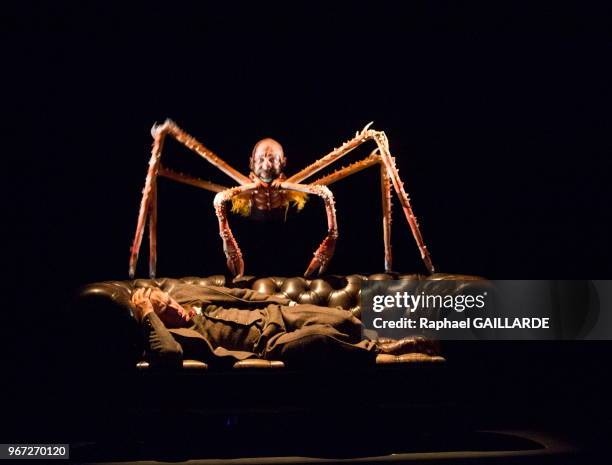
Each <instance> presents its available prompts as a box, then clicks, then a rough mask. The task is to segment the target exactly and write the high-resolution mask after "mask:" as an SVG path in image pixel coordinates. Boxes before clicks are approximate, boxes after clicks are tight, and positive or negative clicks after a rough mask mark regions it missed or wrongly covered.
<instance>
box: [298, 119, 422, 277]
mask: <svg viewBox="0 0 612 465" xmlns="http://www.w3.org/2000/svg"><path fill="white" fill-rule="evenodd" d="M371 124H372V123H370V124H368V125H367V126H366V127H364V128H363V129H362V130H361V132H360V131H357V132H356V133H355V137H353V138H352V139H350V140H348V141H346V142H345V143H344V144H342V145H341V146H340V147H338V148H335V149H334V150H332V151H331V152H330V153H328V154H327V155H325V156H324V157H322V158H320V159H319V160H317V161H315V162H314V163H312V164H311V165H309V166H307V167H306V168H304V169H303V170H302V171H300V172H298V173H296V174H294V175H293V176H291V177H289V178H288V179H287V182H289V183H296V182H302V181H304V180H305V179H307V178H308V177H310V176H312V175H313V174H315V173H316V172H318V171H319V170H321V169H323V168H325V167H326V166H328V165H330V164H332V163H334V162H335V161H337V160H339V159H340V158H342V157H343V156H345V155H346V154H347V153H349V152H351V151H352V150H354V149H356V148H357V147H359V146H360V145H361V144H363V143H364V142H367V141H368V140H373V141H374V142H375V143H376V145H377V146H378V151H379V152H380V158H381V162H382V163H383V165H384V167H385V171H386V175H387V176H388V177H389V179H390V181H391V185H392V186H393V188H394V190H395V193H396V194H397V196H398V198H399V200H400V204H401V206H402V210H403V211H404V215H405V216H406V220H407V221H408V224H409V226H410V230H411V231H412V235H413V236H414V239H415V241H416V243H417V246H418V247H419V251H420V252H421V258H422V259H423V262H424V263H425V266H426V267H427V270H428V271H429V272H430V273H433V272H434V267H433V264H432V262H431V256H430V254H429V251H428V250H427V247H426V246H425V243H424V241H423V237H422V235H421V231H420V229H419V224H418V222H417V220H416V217H415V216H414V213H413V211H412V207H411V206H410V199H409V197H408V194H407V193H406V191H405V190H404V184H403V182H402V181H401V179H400V177H399V173H398V170H397V168H396V166H395V160H394V158H393V157H392V156H391V154H390V153H389V141H388V140H387V136H386V135H385V133H384V132H382V131H376V130H373V129H370V128H369V127H370V125H371ZM360 169H363V168H360ZM356 171H359V169H358V170H355V171H354V172H356ZM340 172H342V170H340V171H338V172H336V173H332V174H331V175H329V176H326V177H325V178H322V180H319V181H315V182H314V183H313V184H321V183H324V182H322V181H329V182H328V183H331V182H335V181H337V180H338V179H341V178H342V177H346V176H348V175H350V174H352V172H350V170H349V171H346V172H342V174H341V175H340V174H338V173H340ZM383 195H386V194H383ZM384 202H385V200H383V210H385V209H387V207H386V204H385V203H384ZM388 208H390V207H388ZM389 217H390V214H389ZM385 218H386V215H385V216H383V228H385V230H387V237H388V238H389V241H390V219H389V220H387V219H385ZM385 256H388V257H389V258H390V257H391V255H390V243H389V244H388V245H387V243H386V244H385ZM390 266H391V262H390V261H389V262H388V263H386V264H385V268H387V267H390Z"/></svg>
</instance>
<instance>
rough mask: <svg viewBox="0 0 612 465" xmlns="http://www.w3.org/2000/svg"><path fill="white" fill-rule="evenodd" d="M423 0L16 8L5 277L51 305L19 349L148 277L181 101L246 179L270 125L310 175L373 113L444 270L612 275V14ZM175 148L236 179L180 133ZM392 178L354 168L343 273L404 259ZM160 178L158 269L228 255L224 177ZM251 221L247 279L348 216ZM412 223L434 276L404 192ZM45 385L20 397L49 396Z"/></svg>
mask: <svg viewBox="0 0 612 465" xmlns="http://www.w3.org/2000/svg"><path fill="white" fill-rule="evenodd" d="M400 3H401V5H400ZM403 3H404V2H390V3H384V4H378V2H376V4H374V3H370V4H356V3H353V4H350V5H342V4H339V3H338V4H328V5H319V4H315V3H312V2H303V3H302V2H298V3H294V2H291V3H290V4H286V5H284V6H281V5H276V4H269V3H267V4H262V3H259V2H250V3H245V4H242V3H235V2H224V3H223V6H221V5H214V4H207V5H202V4H196V3H194V4H190V3H186V4H181V5H171V4H170V3H165V4H161V3H160V4H154V3H148V4H146V5H145V4H142V5H132V6H131V7H126V6H121V7H119V6H116V7H111V6H109V5H108V4H105V3H99V4H97V5H94V6H91V5H90V6H73V5H56V4H48V5H47V4H44V3H42V2H41V3H32V4H28V5H27V6H25V7H24V6H21V7H20V8H19V10H18V11H17V10H16V9H10V8H9V9H8V10H5V11H4V13H3V16H2V34H1V43H2V50H3V54H2V55H3V56H2V81H3V84H2V87H3V91H4V92H3V93H4V99H3V100H4V102H5V105H4V106H5V108H4V109H3V110H2V112H3V113H4V114H3V117H4V118H6V122H5V123H4V124H3V128H4V130H5V131H6V134H5V137H3V141H2V149H3V156H2V157H1V159H2V163H3V168H2V174H3V175H4V176H3V177H5V178H6V179H5V180H4V181H3V185H2V187H3V190H4V191H5V193H4V194H3V197H4V198H3V204H4V209H5V213H3V229H4V230H5V232H7V231H8V233H9V234H8V235H7V238H6V239H5V240H4V247H5V251H4V253H3V256H4V258H5V262H6V266H5V267H4V268H5V272H6V273H7V277H6V279H5V280H4V283H5V286H8V289H7V291H6V292H7V294H8V295H9V296H8V299H11V298H12V297H15V296H18V297H19V299H20V301H23V298H27V299H29V300H30V301H31V302H34V303H35V305H33V306H31V308H29V309H28V311H27V312H24V314H23V315H21V316H24V317H25V318H26V319H27V323H28V324H29V325H30V328H31V330H32V331H33V333H32V334H33V335H34V336H32V337H31V338H30V340H29V342H28V346H27V347H25V348H24V347H23V345H18V346H17V350H18V352H19V353H20V355H22V356H23V357H26V358H27V357H28V356H29V355H32V354H38V353H39V351H40V350H41V347H40V345H41V344H44V347H45V348H49V347H50V346H51V345H50V344H48V343H47V342H39V341H45V339H44V338H41V339H39V338H37V337H36V335H38V332H37V331H38V330H41V331H40V332H43V331H47V329H48V328H49V325H53V322H52V315H53V312H54V311H56V309H57V307H58V302H65V301H66V300H67V299H68V297H69V296H70V295H71V293H72V292H74V290H75V289H76V288H77V287H78V286H79V285H81V284H84V283H87V282H92V281H99V280H105V279H126V278H127V267H128V257H129V247H130V244H131V240H132V235H133V232H134V227H135V223H136V217H137V211H138V206H139V202H140V195H141V189H142V186H143V183H144V177H145V173H146V167H147V161H148V159H149V150H150V143H151V137H150V134H149V130H150V127H151V126H152V124H153V123H154V122H161V121H163V120H164V119H165V118H166V117H170V118H172V119H174V120H175V121H176V122H177V123H178V124H179V125H180V126H182V127H183V128H184V129H185V130H187V131H188V132H190V133H191V134H192V135H194V136H195V137H196V138H197V139H199V140H200V141H201V142H203V143H204V144H205V145H207V146H208V147H209V148H211V149H212V150H214V151H215V152H216V153H218V154H219V155H220V156H221V157H223V158H224V159H225V160H227V161H228V162H229V163H230V164H231V165H233V166H234V167H235V168H237V169H239V170H240V171H242V172H243V173H245V174H246V173H247V172H248V157H249V155H250V152H251V149H252V146H253V144H254V143H255V142H256V141H257V140H258V139H260V138H262V137H267V136H269V137H274V138H276V139H277V140H279V141H280V142H281V143H282V144H283V146H284V148H285V153H286V155H287V157H288V166H287V173H288V174H291V173H292V172H295V171H297V170H299V169H301V168H302V167H303V166H305V165H306V164H308V163H311V162H312V161H314V160H315V159H317V158H318V157H320V156H322V155H324V154H325V153H327V152H328V151H329V150H331V149H332V148H333V147H336V146H338V145H340V144H341V143H342V142H343V141H344V140H347V139H348V138H350V137H351V136H352V135H353V134H354V132H355V131H357V130H360V129H361V128H362V127H363V126H364V125H365V124H367V123H368V122H369V121H372V120H374V122H375V123H374V127H375V128H377V129H381V130H384V131H386V133H387V135H388V137H389V140H390V143H391V151H392V153H393V155H394V156H395V157H396V160H397V165H398V167H399V169H400V174H401V176H402V178H403V180H404V182H405V184H406V189H407V191H408V192H409V193H410V195H411V198H412V201H413V207H414V210H415V213H416V215H417V216H418V217H419V220H420V223H421V227H422V231H423V234H424V238H425V241H426V242H427V244H428V246H429V249H430V251H431V254H432V257H433V260H434V263H435V265H436V267H437V269H438V270H439V271H443V272H453V273H465V274H477V275H482V276H486V277H489V278H493V279H512V278H516V279H528V278H541V279H557V278H559V279H571V278H581V279H594V278H610V277H611V276H612V268H611V266H612V265H611V259H612V256H611V253H612V250H611V248H610V245H609V241H608V238H609V236H610V232H611V231H610V226H609V221H608V219H609V217H610V214H611V213H610V209H609V206H608V205H609V198H610V194H611V193H612V192H611V189H610V183H609V176H610V173H611V172H612V170H611V169H610V168H611V166H610V165H611V162H610V147H611V141H610V140H611V139H610V131H609V126H610V123H611V116H610V115H611V110H610V109H611V108H612V106H611V103H612V102H611V99H610V82H612V81H611V78H612V72H611V71H612V69H611V65H610V63H611V62H610V52H611V51H612V50H611V47H612V37H611V34H610V31H611V29H610V14H609V13H610V11H609V9H608V8H607V7H606V6H605V5H604V4H597V3H589V4H583V3H580V2H576V3H563V2H561V3H559V2H551V3H539V4H537V5H533V4H532V3H531V2H525V3H523V2H519V3H514V2H510V3H499V2H473V3H460V2H437V1H434V2H431V1H429V2H409V4H408V5H406V4H403ZM369 150H371V147H368V148H367V149H365V148H364V149H362V150H361V151H360V152H358V153H359V154H361V156H365V155H367V154H368V153H369ZM358 153H357V152H354V153H352V154H351V155H349V156H348V157H347V160H346V161H345V162H344V163H343V164H346V163H348V162H349V161H352V160H355V159H356V158H355V155H357V154H358ZM164 161H165V164H167V165H168V166H170V167H175V168H178V169H180V170H182V171H185V172H189V173H192V174H194V175H198V176H201V177H203V178H205V179H211V180H213V181H216V182H219V183H222V184H223V183H224V184H226V185H230V183H231V179H230V178H227V177H226V176H224V175H223V174H222V173H220V172H218V171H215V170H214V169H213V168H212V167H211V166H210V165H208V164H207V163H206V162H204V161H203V160H200V159H199V158H198V157H197V155H195V154H193V153H191V152H189V151H188V150H187V149H185V148H184V147H181V146H179V145H178V144H175V143H172V142H170V143H168V144H167V150H166V155H165V157H164ZM377 180H378V175H377V173H376V172H375V171H374V170H372V171H371V172H363V173H360V174H358V175H355V176H353V177H351V178H348V179H346V180H344V181H342V182H339V183H338V184H337V185H334V186H332V190H333V191H334V192H335V194H336V197H337V210H338V219H339V227H340V240H339V244H338V247H337V251H336V256H335V258H334V260H333V262H332V264H331V266H330V268H329V272H330V273H339V274H346V273H353V272H363V273H367V272H379V271H382V269H383V260H382V253H383V246H382V227H381V213H380V198H379V189H378V185H377ZM159 189H160V194H159V202H160V206H159V263H158V275H160V276H184V275H202V276H204V275H209V274H216V273H225V259H224V256H223V253H222V249H221V242H220V239H219V236H218V232H217V229H216V228H217V226H216V219H215V217H214V214H213V208H212V198H213V195H212V194H211V193H208V192H206V191H200V190H197V189H194V188H191V187H188V186H182V185H177V184H173V183H172V182H170V181H167V180H162V181H161V182H160V188H159ZM396 204H397V202H396ZM231 221H232V224H233V225H234V227H235V233H236V236H237V238H238V240H239V242H240V244H241V246H242V250H243V252H244V255H245V261H246V272H247V274H266V275H273V274H276V275H286V274H299V273H302V272H303V271H304V270H305V269H306V266H307V264H308V261H309V260H310V258H311V254H312V252H313V251H314V249H315V248H316V246H317V244H318V243H319V241H320V240H321V239H322V238H323V236H324V233H325V228H326V225H325V216H324V210H323V206H322V203H321V202H320V201H318V200H314V199H313V200H311V201H310V202H309V204H308V205H307V207H306V209H305V210H304V211H303V212H302V213H299V214H290V215H289V218H288V220H287V222H285V223H272V224H266V223H259V222H253V221H249V220H243V219H240V218H232V220H231ZM393 239H394V240H393V244H394V252H395V263H394V265H395V268H396V269H397V270H398V271H402V272H412V271H418V272H423V271H424V268H423V265H422V263H421V262H420V259H419V257H418V253H417V249H416V246H415V244H414V241H413V239H412V237H411V236H410V233H409V230H408V228H407V226H406V223H405V221H404V219H403V218H402V216H401V211H399V210H397V209H396V211H395V222H394V225H393ZM143 245H144V247H143V252H142V254H141V260H140V263H139V271H138V275H139V276H141V277H145V276H146V274H147V271H146V258H147V253H146V242H145V243H144V244H143ZM50 295H54V296H55V299H50V298H49V296H50ZM41 321H42V324H41ZM66 345H69V342H67V343H66ZM13 349H15V346H13ZM19 360H21V359H19ZM24 371H27V370H24ZM36 376H38V375H36ZM40 376H41V377H43V376H44V373H43V375H40ZM32 378H35V377H32ZM23 379H26V380H27V379H29V378H23ZM23 379H17V381H18V382H20V381H23ZM36 379H38V378H36ZM23 384H24V383H19V386H20V387H18V388H17V389H15V392H14V393H13V394H14V395H16V396H22V395H23V397H26V396H27V395H29V393H30V391H29V390H28V389H24V388H23V387H22V386H23ZM24 392H25V393H26V394H25V395H24ZM19 398H20V397H19Z"/></svg>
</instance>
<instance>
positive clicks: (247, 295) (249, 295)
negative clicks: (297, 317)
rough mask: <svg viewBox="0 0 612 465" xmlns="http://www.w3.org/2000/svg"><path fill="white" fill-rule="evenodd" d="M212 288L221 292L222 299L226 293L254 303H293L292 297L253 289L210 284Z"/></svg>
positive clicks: (228, 295)
mask: <svg viewBox="0 0 612 465" xmlns="http://www.w3.org/2000/svg"><path fill="white" fill-rule="evenodd" d="M210 289H212V290H214V291H216V292H217V293H219V298H220V300H223V296H224V295H225V296H227V297H235V298H236V299H240V300H243V301H248V302H254V303H266V304H278V305H291V302H292V301H291V299H288V298H287V297H279V296H274V295H268V294H264V293H262V292H257V291H254V290H252V289H242V288H228V287H217V286H210Z"/></svg>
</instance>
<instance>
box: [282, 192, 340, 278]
mask: <svg viewBox="0 0 612 465" xmlns="http://www.w3.org/2000/svg"><path fill="white" fill-rule="evenodd" d="M278 186H279V187H280V188H281V189H287V190H294V191H298V192H305V193H307V194H312V195H317V196H319V197H321V198H322V199H323V202H324V203H325V212H326V213H327V236H326V237H325V239H323V242H321V244H320V245H319V247H318V248H317V250H316V251H315V253H314V257H313V259H312V260H311V261H310V264H309V265H308V268H307V269H306V272H305V273H304V276H310V275H312V274H313V273H314V272H315V271H317V270H318V274H321V273H323V272H324V271H325V270H326V269H327V265H328V264H329V261H330V260H331V258H332V257H333V256H334V251H335V249H336V241H337V240H338V224H337V222H336V207H335V202H334V194H332V191H330V190H329V188H328V187H326V186H318V185H313V184H298V183H292V182H279V183H278Z"/></svg>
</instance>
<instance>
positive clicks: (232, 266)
mask: <svg viewBox="0 0 612 465" xmlns="http://www.w3.org/2000/svg"><path fill="white" fill-rule="evenodd" d="M255 187H257V184H256V183H252V184H247V185H244V186H239V187H233V188H231V189H226V190H224V191H222V192H219V193H218V194H217V195H216V196H215V200H214V206H215V213H216V215H217V219H218V220H219V235H220V236H221V239H222V241H223V252H224V253H225V257H226V258H227V267H228V268H229V270H230V272H231V273H232V274H233V275H234V276H236V277H237V278H239V277H240V276H242V275H243V274H244V260H243V259H242V252H241V251H240V247H238V242H236V238H234V235H233V234H232V230H231V228H230V226H229V222H228V220H227V205H226V204H227V202H228V201H230V200H231V199H232V198H233V197H235V196H237V195H239V194H243V193H245V192H247V191H250V190H253V189H254V188H255Z"/></svg>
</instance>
